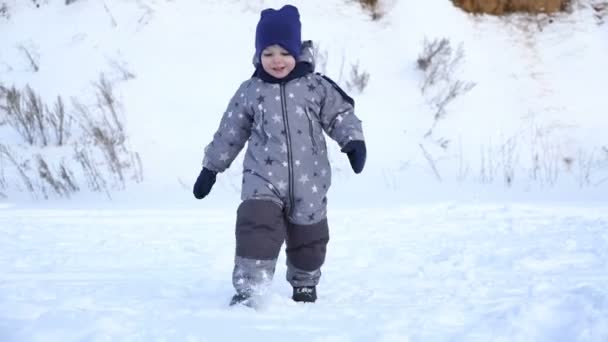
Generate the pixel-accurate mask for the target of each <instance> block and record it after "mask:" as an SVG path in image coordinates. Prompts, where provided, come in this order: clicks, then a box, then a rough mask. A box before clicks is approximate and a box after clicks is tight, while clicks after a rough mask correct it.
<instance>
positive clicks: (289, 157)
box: [280, 83, 295, 217]
mask: <svg viewBox="0 0 608 342" xmlns="http://www.w3.org/2000/svg"><path fill="white" fill-rule="evenodd" d="M280 90H281V112H282V114H283V126H284V127H285V138H286V139H285V140H286V142H287V174H288V184H287V186H288V188H289V203H288V204H287V207H288V208H289V209H288V213H287V216H288V217H290V216H291V213H292V212H293V206H294V203H295V195H294V192H293V186H294V179H293V177H294V175H293V153H292V151H291V134H290V133H289V118H288V115H287V103H286V96H285V84H284V83H281V85H280Z"/></svg>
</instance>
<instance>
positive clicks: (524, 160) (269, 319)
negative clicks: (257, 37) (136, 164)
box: [0, 0, 608, 342]
mask: <svg viewBox="0 0 608 342" xmlns="http://www.w3.org/2000/svg"><path fill="white" fill-rule="evenodd" d="M600 2H602V1H601V0H580V1H577V5H576V6H575V7H574V10H573V11H572V12H571V13H562V14H558V15H553V16H551V17H547V16H538V17H525V16H521V15H515V16H508V17H502V18H495V17H489V16H469V15H466V14H464V13H463V12H462V11H460V10H459V9H457V8H455V7H454V6H452V4H451V1H448V0H425V1H395V0H387V1H382V4H383V6H385V11H386V13H385V14H384V16H382V18H381V19H380V20H372V19H371V18H370V14H369V13H368V12H367V11H365V10H363V9H362V8H361V7H360V6H359V5H358V4H357V3H356V2H355V1H343V0H326V1H325V0H324V1H310V0H307V1H304V0H293V1H291V3H293V4H295V5H297V6H298V7H299V9H300V12H301V14H302V23H303V37H304V38H305V39H312V40H313V41H314V42H315V43H316V44H318V46H319V53H320V56H325V58H321V60H320V61H321V62H322V63H319V65H318V71H321V72H324V73H327V74H328V75H329V76H330V77H332V78H333V79H335V80H336V81H337V82H339V83H340V84H341V85H343V86H345V84H346V83H347V82H348V81H350V79H349V78H350V71H351V67H352V66H353V65H355V64H357V65H359V67H360V70H359V71H361V72H367V73H369V76H370V78H369V83H368V85H367V86H366V87H365V89H364V90H363V91H362V92H360V93H359V92H356V91H353V92H351V95H353V97H354V98H355V100H356V102H357V106H356V112H357V115H358V116H359V117H360V118H361V119H362V121H363V128H364V132H365V136H366V139H367V147H368V159H367V165H366V168H365V170H364V172H363V173H362V174H360V175H354V174H353V173H352V172H351V170H350V166H349V165H348V162H347V159H346V157H345V156H344V155H343V154H341V153H340V152H339V150H338V148H337V146H336V145H335V144H331V145H330V147H329V149H330V150H329V151H328V152H329V154H330V157H331V161H332V171H333V174H334V179H333V185H332V189H331V190H330V193H329V208H330V211H329V217H330V234H331V242H330V246H329V251H328V257H327V261H326V265H325V266H324V269H323V270H324V276H323V278H322V282H321V284H320V286H319V297H320V298H319V301H318V302H317V303H315V304H314V305H299V304H295V303H293V302H292V301H291V300H290V299H289V295H290V291H291V289H290V287H289V285H288V284H287V282H285V281H284V280H283V279H282V278H283V276H284V272H285V266H284V257H283V256H281V260H280V261H279V265H278V269H277V274H276V277H275V281H274V283H273V287H272V291H271V292H270V293H269V294H268V296H267V297H266V300H265V303H264V305H263V307H262V308H261V309H260V310H259V311H253V310H250V309H247V308H227V306H226V304H227V301H228V299H229V298H230V296H231V295H232V291H233V290H232V287H231V284H230V278H231V271H232V260H233V252H234V229H233V226H234V220H235V210H236V207H237V205H238V203H239V187H240V177H241V167H240V166H241V158H242V154H243V153H241V156H240V157H239V158H237V160H236V161H235V162H234V163H233V166H232V167H231V168H230V169H229V170H228V171H226V172H225V173H224V174H221V175H219V176H218V182H217V184H216V185H215V186H214V188H213V191H212V192H211V194H210V196H209V197H208V198H206V199H204V200H202V201H195V200H194V199H193V197H192V194H191V187H192V184H193V182H194V180H195V178H196V176H197V174H198V172H199V170H200V163H201V160H202V157H203V147H204V146H205V145H206V144H207V143H208V142H209V141H210V139H211V137H212V134H213V132H214V131H215V129H216V128H217V125H218V123H219V119H220V116H221V114H222V112H223V111H224V109H225V106H226V105H227V101H228V99H229V97H230V96H231V95H232V94H233V92H234V91H235V90H236V87H237V86H238V85H239V84H240V83H241V82H242V81H243V80H244V79H245V78H247V77H248V76H249V75H251V72H252V66H251V63H250V61H251V56H252V54H253V46H254V33H253V32H254V30H255V25H256V22H257V20H258V17H259V11H260V10H261V9H264V8H266V7H274V8H277V7H280V6H282V5H283V4H284V1H279V0H256V1H241V0H205V1H189V0H104V1H97V0H95V1H92V0H78V1H75V2H73V3H72V4H71V5H69V6H66V5H65V1H64V0H36V1H30V0H0V84H2V85H4V86H7V87H11V86H15V87H16V88H17V89H23V88H24V87H25V86H26V85H29V86H31V87H32V89H34V90H35V91H36V92H37V93H38V94H39V95H40V97H41V99H42V100H43V101H44V103H45V104H47V105H49V106H53V105H54V101H55V99H56V98H57V96H62V98H63V99H64V101H65V103H66V106H67V108H68V112H69V113H73V112H74V106H73V101H72V100H73V99H75V100H76V102H79V103H81V104H83V105H84V106H88V107H89V108H96V102H97V99H96V86H95V85H94V84H93V83H94V82H99V80H100V75H101V74H102V73H103V74H104V77H105V79H106V80H107V81H108V82H109V83H110V84H111V85H112V87H113V90H114V95H115V97H116V98H115V100H116V105H117V109H118V114H119V116H120V117H121V118H122V119H123V124H124V127H125V133H126V137H127V140H126V141H127V144H126V147H128V148H129V149H130V150H131V151H133V152H137V153H138V155H139V156H140V157H141V166H142V168H141V177H139V178H138V181H137V182H135V181H132V180H131V179H130V178H129V177H127V178H128V180H127V181H126V182H125V183H124V184H123V185H124V189H122V190H116V189H114V188H111V187H109V188H111V189H108V192H104V191H102V192H101V193H99V192H94V191H90V187H88V186H87V179H86V178H85V177H83V176H82V172H80V173H79V172H78V171H75V177H74V178H75V179H76V181H77V182H78V184H77V185H78V186H79V188H80V191H78V192H75V193H72V194H71V195H70V197H69V198H66V197H61V196H58V195H57V194H55V193H54V192H53V191H52V189H51V188H50V187H49V185H48V184H46V183H45V181H44V180H41V179H39V178H40V177H39V169H38V167H37V165H38V164H36V159H35V158H34V157H35V156H36V155H37V154H40V156H41V157H44V158H46V160H47V161H48V162H49V164H50V168H51V170H57V167H58V165H57V164H53V163H56V162H59V161H65V162H66V163H67V166H71V167H72V168H73V169H74V170H78V168H79V164H78V163H77V162H76V161H75V160H74V158H73V155H74V153H75V151H76V150H77V149H79V148H82V147H83V141H85V142H84V143H86V138H87V137H86V136H85V137H84V138H83V137H81V138H82V139H80V138H78V137H77V134H78V133H81V132H78V125H77V124H74V127H76V128H75V130H74V132H73V133H74V135H73V137H72V140H70V141H68V142H67V144H66V145H64V146H59V147H58V146H49V147H44V148H43V147H41V146H40V144H38V145H36V144H34V146H29V145H28V144H26V143H25V141H24V140H23V138H22V137H21V136H20V135H19V134H18V133H17V132H16V131H15V130H14V128H13V127H11V126H10V125H9V124H7V120H6V117H5V116H4V113H3V112H2V111H0V148H1V147H3V146H5V147H8V148H10V153H11V154H12V156H13V157H14V158H15V160H16V161H17V162H16V163H13V162H11V161H10V160H8V159H7V158H8V157H7V155H6V153H5V154H2V153H1V152H2V151H3V150H2V149H0V342H30V341H40V342H42V341H44V342H47V341H57V342H65V341H244V340H247V341H264V342H266V341H275V340H281V341H283V340H289V341H330V342H338V341H424V342H426V341H484V342H485V341H505V342H506V341H509V342H510V341H518V342H519V341H533V342H536V341H547V342H553V341H563V342H571V341H592V342H596V341H597V342H606V341H608V286H607V284H608V141H607V140H606V130H607V129H608V116H607V115H606V100H605V97H606V96H605V93H606V90H605V89H606V82H607V80H608V68H605V67H604V65H605V61H606V60H608V44H607V42H608V40H607V39H606V37H608V25H607V24H605V23H603V22H604V21H605V20H606V15H607V14H606V10H603V11H604V12H600V11H597V10H594V9H593V8H592V6H591V4H594V3H600ZM36 4H39V7H37V6H36ZM3 5H6V6H3ZM602 13H603V14H602ZM602 16H604V18H603V19H602ZM444 37H445V38H447V39H449V41H450V42H451V44H452V47H453V48H454V49H456V48H457V47H458V46H459V45H460V44H462V47H463V51H464V58H463V59H462V62H461V63H460V64H459V65H458V66H457V68H455V70H454V73H453V74H451V77H453V78H454V79H458V80H462V81H465V82H474V83H475V87H474V88H473V89H472V90H471V91H470V92H468V93H466V94H463V95H461V96H458V97H457V98H456V99H455V100H454V101H453V102H450V103H449V106H448V107H447V110H446V114H445V116H444V117H443V118H441V119H440V120H438V121H437V122H436V123H434V121H433V115H434V111H433V107H432V103H433V101H432V96H431V95H430V94H433V91H435V92H440V91H441V89H432V90H433V91H431V92H430V93H424V94H423V93H422V91H421V83H422V81H423V80H424V73H423V72H422V71H421V70H419V69H417V68H416V60H417V58H418V57H419V56H420V55H421V53H422V51H423V41H424V39H425V38H428V39H429V40H433V39H439V38H444ZM32 62H33V63H34V64H36V66H37V67H36V68H34V67H33V65H32ZM431 127H433V132H432V134H431V135H428V136H426V135H425V133H427V132H428V131H429V129H430V128H431ZM89 143H90V140H89ZM442 145H443V147H441V146H442ZM91 146H92V145H91ZM91 148H93V147H91ZM102 162H103V160H102ZM15 164H17V165H20V167H21V168H22V171H24V172H26V173H27V174H28V175H29V176H30V177H31V178H32V180H33V184H32V188H33V189H34V190H35V191H34V192H35V193H36V194H35V195H33V194H31V193H30V192H29V191H28V190H27V183H26V182H25V181H24V180H23V176H22V174H20V173H19V172H18V170H17V167H15ZM98 165H100V166H99V171H100V174H101V176H102V177H103V176H107V177H108V178H107V179H109V180H111V179H112V177H113V176H112V175H110V172H109V171H108V170H107V168H106V166H105V165H103V163H100V164H98ZM136 178H137V177H136ZM119 188H120V187H119ZM45 191H46V194H45ZM45 197H48V199H44V198H45Z"/></svg>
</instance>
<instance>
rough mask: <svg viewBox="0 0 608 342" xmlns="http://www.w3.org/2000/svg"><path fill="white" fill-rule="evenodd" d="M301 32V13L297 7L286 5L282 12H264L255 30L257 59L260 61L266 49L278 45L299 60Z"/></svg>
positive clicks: (273, 10) (267, 10)
mask: <svg viewBox="0 0 608 342" xmlns="http://www.w3.org/2000/svg"><path fill="white" fill-rule="evenodd" d="M301 31H302V24H301V23H300V13H299V12H298V9H297V8H296V7H295V6H292V5H285V6H283V7H282V8H281V9H280V10H275V9H272V8H267V9H265V10H263V11H262V12H261V13H260V21H259V22H258V26H257V28H256V30H255V54H256V56H257V59H258V60H260V58H261V55H262V51H263V50H264V49H265V48H267V47H269V46H271V45H274V44H278V45H280V46H282V47H283V48H284V49H285V50H287V51H288V52H289V54H291V55H292V56H293V57H294V58H295V59H296V60H297V59H298V57H300V52H301V51H300V50H301V46H302V33H301Z"/></svg>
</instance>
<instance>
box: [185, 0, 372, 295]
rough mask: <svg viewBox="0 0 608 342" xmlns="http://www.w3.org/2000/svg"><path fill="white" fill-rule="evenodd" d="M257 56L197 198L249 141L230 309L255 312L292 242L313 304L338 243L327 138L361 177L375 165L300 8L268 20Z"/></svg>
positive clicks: (293, 263)
mask: <svg viewBox="0 0 608 342" xmlns="http://www.w3.org/2000/svg"><path fill="white" fill-rule="evenodd" d="M255 49H256V52H255V56H254V64H255V67H256V70H255V73H254V74H253V76H252V77H251V78H250V79H248V80H246V81H245V82H243V83H242V84H241V86H240V87H239V89H238V90H237V92H236V93H235V95H234V96H233V98H232V100H231V101H230V103H229V105H228V108H227V110H226V112H225V113H224V115H223V117H222V119H221V122H220V127H219V129H218V130H217V132H216V133H215V135H214V136H213V141H211V143H210V144H209V145H208V146H207V147H206V148H205V157H204V159H203V170H202V171H201V173H200V175H199V176H198V179H197V180H196V183H195V184H194V190H193V193H194V196H195V197H196V198H197V199H201V198H203V197H205V196H206V195H207V194H209V191H210V190H211V187H212V186H213V184H214V183H215V179H216V174H217V173H218V172H223V171H224V170H226V169H227V168H228V167H229V166H230V164H231V163H232V161H233V160H234V159H235V158H236V156H237V155H238V153H239V152H240V151H241V149H242V148H243V146H244V145H245V143H246V142H247V143H248V144H247V152H246V155H245V159H244V161H243V169H244V170H243V185H242V192H241V199H242V200H243V202H242V203H241V204H240V206H239V208H238V210H237V219H236V256H235V263H234V271H233V277H232V282H233V285H234V288H235V289H236V294H235V295H234V297H233V298H232V300H231V303H230V305H234V304H237V303H242V304H245V305H249V306H251V305H253V304H255V303H252V301H253V298H252V296H254V295H255V294H256V293H258V292H259V291H263V289H264V287H266V286H268V284H269V283H270V281H271V280H272V277H273V275H274V270H275V265H276V261H277V257H278V255H279V253H280V249H281V245H282V244H283V242H284V241H286V244H287V248H286V253H287V281H289V283H290V284H291V285H292V286H293V296H292V299H293V300H294V301H296V302H314V301H315V300H316V299H317V293H316V285H317V284H318V283H319V278H320V277H321V270H320V269H321V265H323V262H324V260H325V251H326V246H327V242H328V241H329V232H328V225H327V211H326V209H327V198H326V197H325V195H326V193H327V190H328V189H329V186H330V184H331V168H330V165H329V160H328V158H327V147H326V144H325V137H324V135H323V132H325V133H326V134H327V135H328V136H330V137H331V138H332V139H333V140H335V141H336V142H337V143H338V144H339V145H340V147H341V148H342V152H344V153H346V154H347V155H348V159H349V161H350V164H351V166H352V168H353V170H354V172H355V173H360V172H361V171H362V170H363V166H364V164H365V158H366V148H365V142H364V139H363V132H362V129H361V121H360V120H359V119H358V118H357V117H356V116H355V114H354V112H353V110H354V102H353V100H352V99H351V98H350V97H349V96H348V95H347V94H346V93H345V92H344V91H342V89H340V88H339V87H338V86H337V85H336V84H335V83H334V82H333V81H331V80H330V79H329V78H326V77H325V76H322V75H320V74H314V73H313V72H314V65H313V58H312V57H313V56H312V44H311V42H304V44H303V43H302V41H301V24H300V15H299V13H298V9H297V8H296V7H294V6H291V5H286V6H284V7H282V8H281V9H279V10H274V9H266V10H264V11H262V12H261V16H260V21H259V23H258V25H257V29H256V36H255Z"/></svg>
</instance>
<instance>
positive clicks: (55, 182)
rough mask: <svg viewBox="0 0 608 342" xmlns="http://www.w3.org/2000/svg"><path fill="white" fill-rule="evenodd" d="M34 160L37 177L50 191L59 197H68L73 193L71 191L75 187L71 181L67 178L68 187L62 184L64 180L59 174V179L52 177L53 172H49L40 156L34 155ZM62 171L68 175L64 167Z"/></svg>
mask: <svg viewBox="0 0 608 342" xmlns="http://www.w3.org/2000/svg"><path fill="white" fill-rule="evenodd" d="M36 159H37V162H38V175H39V176H40V178H41V179H42V180H44V181H45V182H46V184H48V185H49V186H50V187H51V189H52V190H53V191H54V192H55V193H56V194H57V195H59V196H60V197H70V193H72V192H73V191H74V190H73V189H74V187H75V186H74V184H73V181H72V180H71V179H69V177H68V181H69V185H66V184H64V183H63V181H64V180H65V178H64V177H63V176H62V175H61V174H60V176H59V178H57V177H56V176H55V175H53V172H52V171H51V169H50V167H49V165H48V164H47V162H46V161H45V160H44V158H42V156H41V155H40V154H38V155H36ZM62 170H63V171H64V172H65V174H66V175H69V173H68V171H67V170H66V169H65V167H62ZM76 188H77V187H76Z"/></svg>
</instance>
